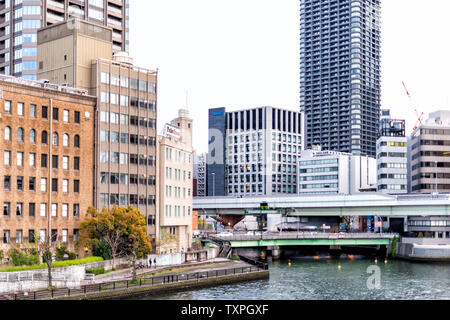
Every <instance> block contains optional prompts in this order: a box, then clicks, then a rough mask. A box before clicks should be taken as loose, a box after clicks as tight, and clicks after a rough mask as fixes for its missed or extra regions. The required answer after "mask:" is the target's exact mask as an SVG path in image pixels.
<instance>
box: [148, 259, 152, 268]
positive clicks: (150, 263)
mask: <svg viewBox="0 0 450 320" xmlns="http://www.w3.org/2000/svg"><path fill="white" fill-rule="evenodd" d="M148 267H149V268H151V267H152V258H149V259H148Z"/></svg>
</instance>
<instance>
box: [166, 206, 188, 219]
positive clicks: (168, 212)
mask: <svg viewBox="0 0 450 320" xmlns="http://www.w3.org/2000/svg"><path fill="white" fill-rule="evenodd" d="M172 207H173V214H174V217H181V211H183V217H186V212H187V215H188V216H190V215H191V207H186V206H183V210H181V206H172V205H166V206H165V208H164V214H165V216H166V217H172Z"/></svg>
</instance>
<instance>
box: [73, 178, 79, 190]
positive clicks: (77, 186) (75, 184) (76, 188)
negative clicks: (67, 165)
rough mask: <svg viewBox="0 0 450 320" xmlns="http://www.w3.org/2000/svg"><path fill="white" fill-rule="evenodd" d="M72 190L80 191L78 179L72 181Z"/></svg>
mask: <svg viewBox="0 0 450 320" xmlns="http://www.w3.org/2000/svg"><path fill="white" fill-rule="evenodd" d="M73 192H75V193H80V180H74V181H73Z"/></svg>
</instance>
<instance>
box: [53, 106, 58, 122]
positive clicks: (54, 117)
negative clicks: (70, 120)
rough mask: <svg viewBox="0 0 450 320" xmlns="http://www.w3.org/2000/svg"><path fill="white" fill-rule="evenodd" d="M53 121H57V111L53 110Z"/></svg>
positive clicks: (56, 109)
mask: <svg viewBox="0 0 450 320" xmlns="http://www.w3.org/2000/svg"><path fill="white" fill-rule="evenodd" d="M53 120H55V121H58V120H59V109H58V108H53Z"/></svg>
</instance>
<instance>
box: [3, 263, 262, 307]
mask: <svg viewBox="0 0 450 320" xmlns="http://www.w3.org/2000/svg"><path fill="white" fill-rule="evenodd" d="M264 270H267V269H263V268H260V267H256V266H248V267H241V268H226V269H216V270H210V271H199V272H193V273H185V274H169V275H164V276H157V277H142V278H140V279H138V280H137V281H132V280H120V281H111V282H104V283H98V284H89V285H84V286H81V287H80V288H60V289H51V290H38V291H31V292H21V293H12V294H3V295H1V296H0V300H2V299H3V300H5V299H8V300H51V299H55V298H67V297H77V296H78V297H79V296H84V295H87V294H92V293H99V292H105V291H117V290H123V289H129V288H137V287H152V286H159V285H164V284H172V283H181V282H187V281H192V280H197V281H200V280H205V279H213V278H220V277H225V276H230V275H238V274H247V273H253V272H261V271H264Z"/></svg>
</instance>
